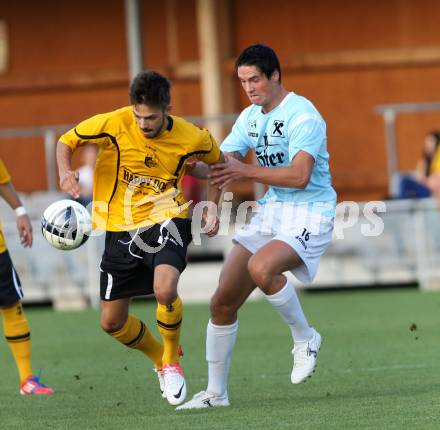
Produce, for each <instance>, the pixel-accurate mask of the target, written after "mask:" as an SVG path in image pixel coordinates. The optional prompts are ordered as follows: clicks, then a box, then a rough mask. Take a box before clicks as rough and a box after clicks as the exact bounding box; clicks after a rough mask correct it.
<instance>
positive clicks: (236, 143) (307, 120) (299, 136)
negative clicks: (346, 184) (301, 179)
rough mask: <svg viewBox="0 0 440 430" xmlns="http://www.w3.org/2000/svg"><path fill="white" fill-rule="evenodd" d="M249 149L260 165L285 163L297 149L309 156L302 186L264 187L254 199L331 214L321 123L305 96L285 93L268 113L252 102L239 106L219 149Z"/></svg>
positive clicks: (332, 194)
mask: <svg viewBox="0 0 440 430" xmlns="http://www.w3.org/2000/svg"><path fill="white" fill-rule="evenodd" d="M250 149H253V150H254V151H255V154H256V158H257V160H258V163H259V164H260V166H262V167H269V168H276V167H287V166H289V165H290V164H291V162H292V159H293V157H295V155H296V154H297V153H298V152H299V151H305V152H307V153H309V154H310V155H311V156H312V157H313V158H314V159H315V164H314V166H313V170H312V174H311V176H310V181H309V183H308V184H307V186H306V188H305V189H300V188H286V187H274V186H269V189H268V191H267V192H266V194H265V195H264V197H263V198H262V199H261V200H260V201H259V203H260V204H266V203H270V202H282V203H291V204H295V205H297V204H306V205H308V206H309V207H310V210H312V211H313V212H320V213H322V214H323V215H325V216H331V217H333V216H334V214H335V207H336V192H335V190H334V189H333V187H332V185H331V175H330V169H329V164H328V159H329V154H328V152H327V138H326V125H325V122H324V120H323V119H322V117H321V115H320V114H319V112H318V111H317V110H316V108H315V107H314V106H313V104H312V103H311V102H310V101H309V100H307V99H306V98H304V97H301V96H298V95H296V94H294V93H289V94H288V95H287V96H286V97H285V98H284V99H283V101H282V102H281V103H280V104H279V105H278V106H277V107H275V108H274V109H272V110H271V111H270V112H268V113H263V112H262V111H261V106H257V105H251V106H249V107H247V108H246V109H244V110H243V111H242V113H241V114H240V116H239V117H238V118H237V121H236V122H235V124H234V126H233V128H232V131H231V133H230V134H229V136H227V137H226V139H225V140H224V141H223V143H222V145H221V150H222V151H223V152H234V151H239V152H240V153H241V154H242V155H243V156H245V155H246V154H247V153H248V151H249V150H250Z"/></svg>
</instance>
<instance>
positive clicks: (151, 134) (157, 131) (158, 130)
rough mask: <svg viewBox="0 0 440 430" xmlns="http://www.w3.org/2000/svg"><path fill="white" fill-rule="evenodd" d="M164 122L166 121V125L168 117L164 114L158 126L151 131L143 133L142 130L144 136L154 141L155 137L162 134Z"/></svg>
mask: <svg viewBox="0 0 440 430" xmlns="http://www.w3.org/2000/svg"><path fill="white" fill-rule="evenodd" d="M165 121H167V124H168V117H167V115H166V114H165V113H164V114H163V116H162V122H161V123H160V125H159V126H158V127H157V128H155V129H153V130H148V131H145V130H144V129H142V132H143V133H144V136H145V137H147V138H148V139H154V138H155V137H157V136H158V135H159V134H160V133H161V132H162V130H163V129H164V128H165V127H164V126H165Z"/></svg>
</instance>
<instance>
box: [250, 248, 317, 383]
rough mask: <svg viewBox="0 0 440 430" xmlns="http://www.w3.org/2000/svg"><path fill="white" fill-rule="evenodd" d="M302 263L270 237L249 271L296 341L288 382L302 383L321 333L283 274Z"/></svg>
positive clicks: (311, 365)
mask: <svg viewBox="0 0 440 430" xmlns="http://www.w3.org/2000/svg"><path fill="white" fill-rule="evenodd" d="M301 264H303V262H302V260H301V258H300V257H299V255H298V254H297V253H296V251H295V250H294V249H293V248H292V247H290V246H289V245H288V244H287V243H285V242H283V241H279V240H272V241H270V242H269V243H267V244H266V245H265V246H263V247H262V248H261V249H260V250H259V251H258V252H256V253H255V254H254V255H253V256H252V258H251V259H250V260H249V264H248V268H249V273H250V275H251V276H252V278H253V279H254V281H255V283H256V284H257V285H258V286H259V287H260V289H261V290H262V291H263V293H264V294H265V296H266V299H267V300H268V301H269V303H271V304H272V306H274V308H275V309H276V310H277V311H278V313H279V314H280V315H281V317H282V319H283V320H284V321H285V322H286V323H287V324H288V325H289V328H290V330H291V333H292V337H293V340H294V343H295V347H294V349H293V351H292V352H293V354H294V368H293V371H292V375H291V381H292V383H294V384H297V383H300V382H303V381H304V380H305V379H307V377H309V376H311V374H312V373H313V371H314V369H315V367H316V359H317V354H318V351H319V348H320V346H321V336H320V335H319V333H318V332H317V331H316V330H315V329H314V328H312V327H310V326H309V323H308V322H307V319H306V317H305V315H304V312H303V310H302V307H301V304H300V302H299V299H298V296H297V294H296V291H295V288H294V287H293V285H292V284H291V283H290V282H288V281H287V279H286V277H285V276H284V275H283V274H282V273H283V272H286V271H288V270H292V269H293V268H295V267H298V266H299V265H301Z"/></svg>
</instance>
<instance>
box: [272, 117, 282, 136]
mask: <svg viewBox="0 0 440 430" xmlns="http://www.w3.org/2000/svg"><path fill="white" fill-rule="evenodd" d="M270 135H271V136H272V137H284V121H283V120H278V119H276V120H275V121H274V122H273V124H272V130H271V132H270Z"/></svg>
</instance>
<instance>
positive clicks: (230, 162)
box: [209, 154, 248, 189]
mask: <svg viewBox="0 0 440 430" xmlns="http://www.w3.org/2000/svg"><path fill="white" fill-rule="evenodd" d="M225 160H226V161H225V162H224V163H217V164H214V165H212V166H211V172H210V174H209V178H210V179H211V184H212V185H218V187H219V188H220V189H221V188H223V187H225V186H226V185H227V184H229V183H231V182H233V181H237V180H238V179H243V178H245V177H246V173H247V169H248V165H247V164H246V163H242V162H241V161H238V160H236V159H235V158H233V157H231V156H229V155H226V154H225Z"/></svg>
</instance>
